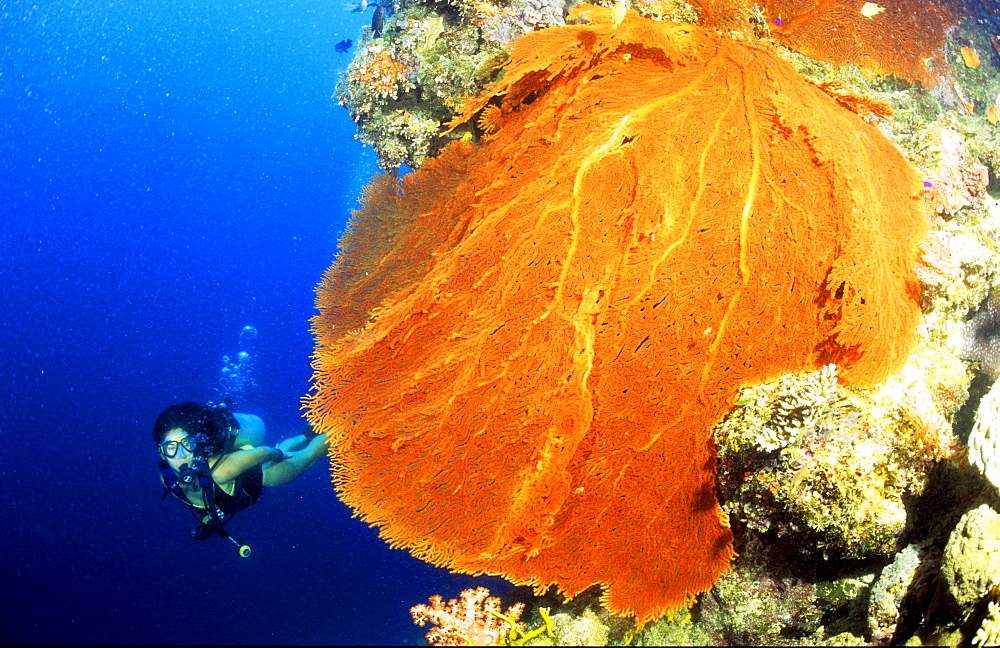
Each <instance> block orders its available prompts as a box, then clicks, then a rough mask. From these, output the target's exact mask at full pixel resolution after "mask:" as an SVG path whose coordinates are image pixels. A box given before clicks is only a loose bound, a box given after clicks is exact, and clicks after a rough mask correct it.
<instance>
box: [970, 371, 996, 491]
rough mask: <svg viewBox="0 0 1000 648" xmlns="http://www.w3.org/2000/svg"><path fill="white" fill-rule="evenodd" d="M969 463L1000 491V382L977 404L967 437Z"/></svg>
mask: <svg viewBox="0 0 1000 648" xmlns="http://www.w3.org/2000/svg"><path fill="white" fill-rule="evenodd" d="M969 461H970V462H971V463H972V464H973V465H974V466H975V467H976V468H978V469H979V471H980V472H982V473H983V475H985V476H986V479H988V480H989V481H990V483H991V484H993V486H994V487H995V488H996V489H997V490H1000V381H997V382H996V383H994V385H993V388H992V389H990V391H989V393H987V394H986V395H985V396H983V400H982V401H981V402H980V403H979V411H978V412H976V424H975V425H974V426H973V428H972V433H971V434H970V435H969Z"/></svg>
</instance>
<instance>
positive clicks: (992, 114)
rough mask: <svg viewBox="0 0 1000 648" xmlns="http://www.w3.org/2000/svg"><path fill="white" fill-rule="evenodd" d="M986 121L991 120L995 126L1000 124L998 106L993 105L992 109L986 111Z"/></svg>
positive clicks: (999, 109)
mask: <svg viewBox="0 0 1000 648" xmlns="http://www.w3.org/2000/svg"><path fill="white" fill-rule="evenodd" d="M986 119H988V120H990V123H991V124H994V125H996V124H997V122H1000V108H997V105H996V104H992V105H991V106H990V109H989V110H987V111H986Z"/></svg>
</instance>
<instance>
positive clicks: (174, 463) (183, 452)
mask: <svg viewBox="0 0 1000 648" xmlns="http://www.w3.org/2000/svg"><path fill="white" fill-rule="evenodd" d="M187 436H188V433H187V432H185V431H184V430H182V429H180V428H175V429H173V430H170V431H169V432H167V434H166V436H164V437H163V443H161V444H160V456H161V457H163V458H164V459H166V461H167V463H168V464H169V465H170V467H171V468H173V470H174V472H180V470H181V468H183V467H184V466H186V465H188V464H190V463H191V459H192V458H193V453H191V452H188V450H187V448H185V447H184V445H183V444H182V443H181V441H182V440H183V439H185V438H186V437H187ZM168 441H176V442H177V453H176V454H175V455H174V456H173V457H168V456H167V455H166V454H165V453H164V452H163V444H164V443H166V442H168Z"/></svg>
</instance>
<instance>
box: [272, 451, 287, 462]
mask: <svg viewBox="0 0 1000 648" xmlns="http://www.w3.org/2000/svg"><path fill="white" fill-rule="evenodd" d="M272 450H273V451H274V452H273V454H272V455H271V461H272V462H274V463H281V462H282V461H284V460H285V459H288V455H287V454H286V453H285V451H284V450H282V449H281V448H272Z"/></svg>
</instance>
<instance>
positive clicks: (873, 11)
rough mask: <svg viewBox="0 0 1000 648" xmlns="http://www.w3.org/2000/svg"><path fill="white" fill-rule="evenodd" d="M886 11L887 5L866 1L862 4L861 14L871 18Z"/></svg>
mask: <svg viewBox="0 0 1000 648" xmlns="http://www.w3.org/2000/svg"><path fill="white" fill-rule="evenodd" d="M883 11H885V7H880V6H878V5H877V4H875V3H874V2H866V3H864V4H863V5H861V15H862V16H864V17H865V18H868V19H869V20H871V19H872V18H874V17H875V16H877V15H879V14H880V13H882V12H883Z"/></svg>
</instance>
